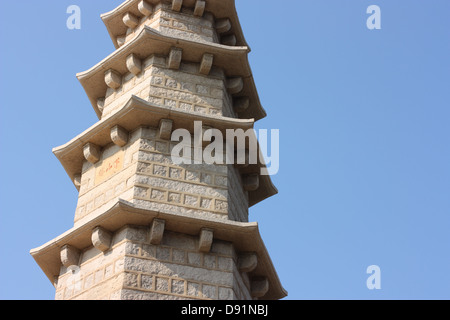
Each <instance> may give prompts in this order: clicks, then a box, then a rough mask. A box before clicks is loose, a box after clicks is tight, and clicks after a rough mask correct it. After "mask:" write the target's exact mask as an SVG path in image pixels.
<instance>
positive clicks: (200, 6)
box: [194, 0, 206, 17]
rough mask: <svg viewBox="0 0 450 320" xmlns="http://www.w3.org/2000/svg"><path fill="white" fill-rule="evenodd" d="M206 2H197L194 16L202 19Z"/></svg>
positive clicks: (198, 0)
mask: <svg viewBox="0 0 450 320" xmlns="http://www.w3.org/2000/svg"><path fill="white" fill-rule="evenodd" d="M205 7H206V1H205V0H197V1H196V2H195V8H194V16H197V17H202V16H203V14H204V13H205Z"/></svg>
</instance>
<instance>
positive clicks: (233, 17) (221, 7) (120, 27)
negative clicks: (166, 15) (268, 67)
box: [100, 0, 248, 48]
mask: <svg viewBox="0 0 450 320" xmlns="http://www.w3.org/2000/svg"><path fill="white" fill-rule="evenodd" d="M161 3H165V4H171V5H172V8H173V9H174V10H176V11H179V12H182V13H183V12H186V13H188V12H189V13H191V12H192V13H194V15H199V16H200V15H203V13H204V12H209V13H211V14H212V15H213V16H214V18H215V20H216V22H217V21H221V20H222V21H223V20H224V19H226V20H227V21H229V22H230V26H229V27H228V28H227V31H226V32H225V33H223V34H222V36H223V37H226V36H229V35H234V36H235V38H236V45H237V46H248V44H247V42H246V41H245V38H244V33H243V31H242V27H241V25H240V23H239V18H238V14H237V11H236V6H235V1H234V0H127V1H125V2H124V3H122V4H121V5H120V6H118V7H117V8H115V9H114V10H112V11H110V12H107V13H104V14H102V15H101V16H100V17H101V19H102V20H103V22H104V24H105V25H106V28H107V30H108V32H109V35H110V37H111V39H112V41H113V43H114V46H115V47H116V48H119V47H120V44H119V41H118V38H120V37H121V36H123V35H125V34H126V33H127V31H128V28H129V27H128V26H127V25H126V24H125V23H124V22H123V17H124V15H125V14H127V13H129V14H131V15H133V16H135V17H138V18H142V17H143V16H146V15H148V14H150V12H151V8H153V7H154V6H155V5H158V4H161ZM199 8H200V9H199Z"/></svg>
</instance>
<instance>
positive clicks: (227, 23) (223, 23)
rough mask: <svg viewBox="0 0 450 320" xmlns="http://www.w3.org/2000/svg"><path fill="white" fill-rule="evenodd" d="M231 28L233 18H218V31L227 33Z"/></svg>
mask: <svg viewBox="0 0 450 320" xmlns="http://www.w3.org/2000/svg"><path fill="white" fill-rule="evenodd" d="M230 30H231V20H230V19H228V18H224V19H218V20H217V21H216V31H217V33H219V34H221V33H225V32H228V31H230Z"/></svg>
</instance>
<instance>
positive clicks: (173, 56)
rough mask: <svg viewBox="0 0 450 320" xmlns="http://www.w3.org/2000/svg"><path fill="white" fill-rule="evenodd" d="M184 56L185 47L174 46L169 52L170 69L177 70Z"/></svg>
mask: <svg viewBox="0 0 450 320" xmlns="http://www.w3.org/2000/svg"><path fill="white" fill-rule="evenodd" d="M182 57H183V49H180V48H175V47H174V48H172V49H170V53H169V60H168V67H169V69H174V70H177V69H179V68H180V65H181V58H182Z"/></svg>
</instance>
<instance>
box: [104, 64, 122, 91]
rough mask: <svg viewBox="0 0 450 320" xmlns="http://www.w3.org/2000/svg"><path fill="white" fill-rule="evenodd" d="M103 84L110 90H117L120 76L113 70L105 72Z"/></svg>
mask: <svg viewBox="0 0 450 320" xmlns="http://www.w3.org/2000/svg"><path fill="white" fill-rule="evenodd" d="M105 83H106V85H107V86H108V87H110V88H111V89H114V90H117V89H119V88H120V86H121V85H122V75H121V74H120V73H118V72H117V71H115V70H113V69H109V70H108V71H106V72H105Z"/></svg>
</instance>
